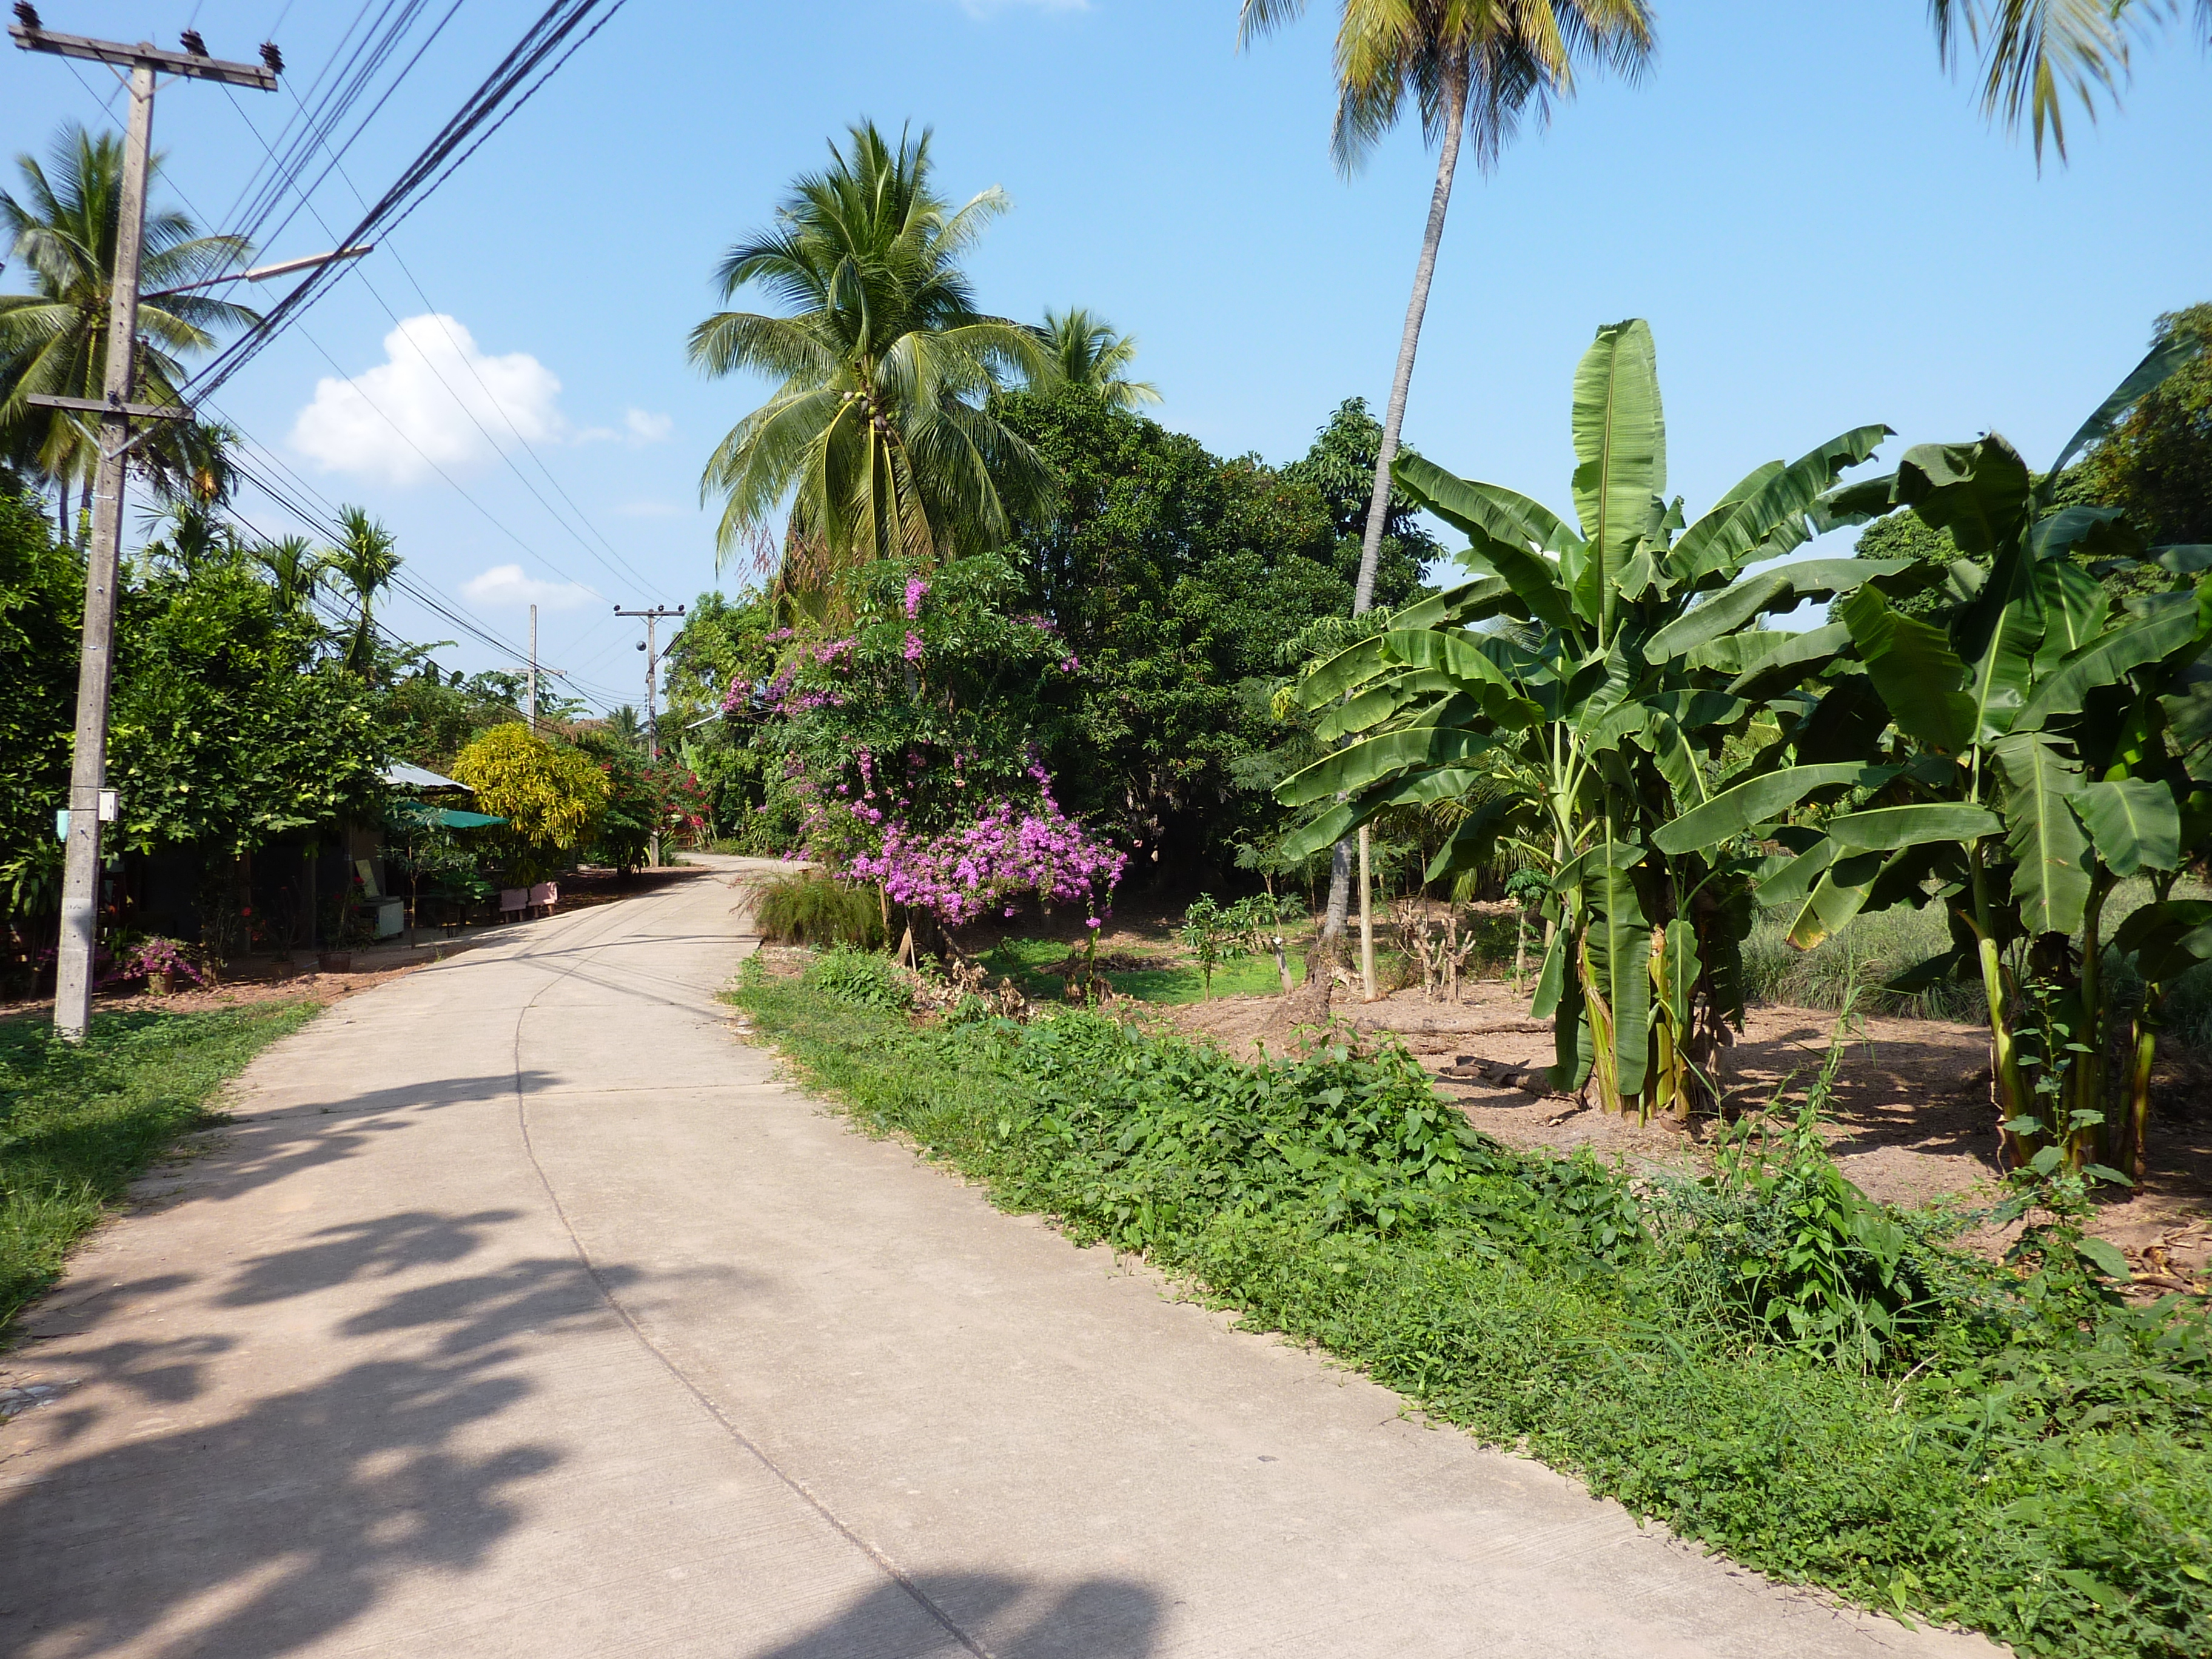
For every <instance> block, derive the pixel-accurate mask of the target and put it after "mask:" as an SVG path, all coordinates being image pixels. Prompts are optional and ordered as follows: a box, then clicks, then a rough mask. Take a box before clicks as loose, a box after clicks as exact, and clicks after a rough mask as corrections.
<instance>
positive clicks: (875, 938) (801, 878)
mask: <svg viewBox="0 0 2212 1659" xmlns="http://www.w3.org/2000/svg"><path fill="white" fill-rule="evenodd" d="M754 895H755V896H754V901H753V915H754V916H755V918H756V919H757V921H759V923H760V930H761V936H762V937H763V938H764V939H773V940H775V941H776V942H778V943H779V944H784V945H858V946H860V948H861V949H862V950H873V949H875V948H877V947H878V946H880V945H882V944H883V943H884V917H883V910H882V908H881V907H880V906H879V905H878V902H877V901H876V896H875V895H874V894H873V893H871V892H870V891H868V890H867V889H866V888H864V887H854V886H851V885H849V884H847V883H845V882H842V881H839V880H837V879H836V878H834V877H831V876H823V875H817V874H816V873H815V872H813V871H811V870H801V871H796V872H793V873H792V874H790V875H787V876H770V877H769V878H767V879H766V880H764V881H763V882H760V883H759V884H757V886H756V887H755V889H754Z"/></svg>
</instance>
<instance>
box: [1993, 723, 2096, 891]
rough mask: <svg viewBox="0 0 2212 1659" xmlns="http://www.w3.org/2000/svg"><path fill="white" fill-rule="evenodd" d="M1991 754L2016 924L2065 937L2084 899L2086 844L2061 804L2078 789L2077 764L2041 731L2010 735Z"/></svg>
mask: <svg viewBox="0 0 2212 1659" xmlns="http://www.w3.org/2000/svg"><path fill="white" fill-rule="evenodd" d="M1996 760H1997V766H1998V769H2000V770H2001V771H2002V773H2003V775H2004V782H2005V791H2004V809H2005V819H2006V824H2005V845H2006V846H2007V847H2008V848H2009V849H2010V850H2011V852H2012V855H2013V858H2014V859H2015V860H2016V862H2017V865H2018V868H2017V869H2016V870H2015V872H2014V875H2013V891H2014V892H2015V894H2017V895H2018V896H2019V899H2020V908H2021V921H2022V922H2023V923H2024V924H2025V925H2026V927H2027V930H2028V932H2029V933H2072V932H2073V931H2074V930H2075V928H2077V927H2080V926H2081V918H2082V915H2083V914H2084V913H2085V912H2086V911H2087V908H2088V902H2089V856H2088V854H2089V841H2088V837H2087V836H2084V835H2083V834H2082V833H2081V824H2080V823H2079V822H2077V821H2076V820H2075V817H2074V813H2073V811H2072V809H2071V808H2070V807H2069V806H2068V805H2067V803H2066V798H2067V797H2068V796H2069V795H2070V794H2072V793H2074V792H2075V790H2076V789H2078V788H2080V787H2081V763H2080V762H2078V761H2076V760H2075V759H2074V758H2073V757H2070V756H2069V755H2067V754H2065V753H2064V752H2063V751H2062V750H2060V749H2059V747H2058V745H2057V744H2055V743H2053V742H2052V741H2051V738H2049V737H2047V736H2046V735H2045V734H2044V733H2043V732H2017V731H2016V732H2013V733H2012V734H2011V735H2010V736H2008V737H2007V738H2003V739H2002V741H2001V742H1999V743H1998V744H1997V745H1996Z"/></svg>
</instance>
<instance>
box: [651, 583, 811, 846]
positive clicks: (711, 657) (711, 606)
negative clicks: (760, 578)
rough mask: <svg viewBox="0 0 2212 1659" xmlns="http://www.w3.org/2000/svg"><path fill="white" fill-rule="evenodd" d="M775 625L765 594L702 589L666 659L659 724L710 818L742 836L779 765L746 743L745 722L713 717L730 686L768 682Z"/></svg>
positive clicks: (717, 826) (723, 829)
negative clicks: (729, 595)
mask: <svg viewBox="0 0 2212 1659" xmlns="http://www.w3.org/2000/svg"><path fill="white" fill-rule="evenodd" d="M775 627H776V620H775V607H774V606H773V605H771V604H770V603H769V601H768V599H767V598H766V596H765V595H763V594H761V593H758V592H755V593H751V594H746V595H741V596H740V597H739V598H738V599H726V598H725V597H724V596H723V595H722V594H720V593H718V592H717V593H702V594H700V595H699V596H698V598H697V599H694V600H693V601H692V602H691V604H690V606H689V607H687V609H686V611H685V613H684V626H683V627H682V628H681V629H678V630H677V634H676V637H675V638H674V639H672V640H671V641H669V644H668V650H667V652H666V653H665V654H664V655H663V657H662V658H661V662H662V665H663V668H664V678H663V680H662V686H663V690H664V691H665V695H666V697H667V714H666V716H665V720H664V721H663V724H662V728H661V729H662V731H663V732H665V733H667V734H669V736H670V738H671V739H672V742H673V745H674V748H675V750H676V752H677V756H678V759H680V760H681V761H682V763H684V766H685V767H686V768H687V769H689V770H690V773H691V775H693V776H695V777H696V778H697V779H698V780H699V781H700V783H701V785H702V787H704V788H705V790H706V792H707V796H708V803H709V805H708V820H709V822H710V823H712V824H713V826H714V829H715V830H716V831H717V832H719V833H720V834H724V835H729V834H738V835H741V836H742V835H744V834H745V833H746V832H748V831H750V829H752V828H753V819H754V817H756V815H757V808H759V807H760V806H762V805H763V804H765V802H766V801H767V799H768V795H769V787H768V785H769V776H770V774H771V770H772V769H773V767H774V766H775V764H776V763H775V762H774V761H772V759H771V757H770V755H769V751H768V750H767V749H766V748H765V747H764V746H757V745H756V744H753V743H751V742H750V741H749V740H748V738H749V736H750V732H749V729H748V728H747V727H746V726H744V725H742V724H740V723H737V722H732V721H731V720H714V719H710V718H709V717H710V716H712V715H714V714H718V713H719V712H720V710H721V709H722V708H724V706H725V705H726V703H729V702H731V699H732V689H733V688H735V687H738V686H744V687H747V688H754V687H758V686H762V685H764V684H767V682H768V680H769V678H770V676H772V675H773V674H774V673H775V657H776V651H775V644H773V643H772V642H771V641H769V637H768V636H769V634H770V633H771V632H773V631H774V630H775ZM765 827H766V826H763V828H765ZM775 850H781V849H780V848H778V849H775Z"/></svg>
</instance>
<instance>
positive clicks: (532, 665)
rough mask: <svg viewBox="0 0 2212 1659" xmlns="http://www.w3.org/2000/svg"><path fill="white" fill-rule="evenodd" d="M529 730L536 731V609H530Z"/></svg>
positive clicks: (535, 607) (533, 606) (534, 606)
mask: <svg viewBox="0 0 2212 1659" xmlns="http://www.w3.org/2000/svg"><path fill="white" fill-rule="evenodd" d="M530 729H531V730H532V732H535V731H537V729H538V607H537V606H536V605H532V606H531V607H530Z"/></svg>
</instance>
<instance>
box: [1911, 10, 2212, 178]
mask: <svg viewBox="0 0 2212 1659" xmlns="http://www.w3.org/2000/svg"><path fill="white" fill-rule="evenodd" d="M2178 9H2179V5H2178V4H2176V3H2172V0H1928V15H1929V21H1932V22H1933V23H1934V24H1935V26H1936V50H1937V51H1938V52H1941V53H1942V58H1943V63H1944V65H1945V67H1946V68H1949V67H1952V66H1954V65H1955V64H1957V62H1958V57H1959V40H1960V35H1961V34H1964V35H1965V36H1966V38H1967V39H1968V40H1971V41H1972V43H1973V46H1975V48H1976V49H1977V50H1978V51H1979V52H1981V54H1982V70H1981V76H1982V113H1983V114H1984V115H1986V116H1988V117H1990V118H1991V119H1993V120H1994V119H1999V118H2002V121H2003V122H2004V125H2006V126H2007V127H2008V128H2009V129H2010V130H2012V131H2015V132H2017V131H2019V130H2020V123H2021V116H2022V115H2023V114H2025V115H2026V116H2027V118H2028V121H2029V124H2030V127H2031V129H2032V131H2033V133H2034V137H2035V160H2036V163H2037V165H2038V166H2041V165H2042V161H2043V137H2044V133H2045V130H2046V129H2048V131H2049V132H2050V135H2051V147H2052V148H2053V149H2056V150H2057V152H2058V159H2059V160H2060V161H2064V160H2065V159H2066V122H2065V118H2064V112H2063V108H2062V100H2063V94H2065V93H2068V92H2070V93H2072V94H2074V95H2075V97H2076V98H2078V99H2079V100H2081V106H2082V107H2083V108H2085V109H2087V111H2088V112H2090V115H2091V116H2092V118H2094V116H2095V114H2096V108H2097V104H2096V100H2097V97H2098V94H2100V93H2103V94H2116V93H2117V89H2118V80H2119V78H2120V76H2123V75H2124V74H2125V73H2126V71H2127V67H2128V37H2127V27H2128V24H2129V23H2130V21H2137V22H2144V21H2148V19H2149V18H2150V17H2151V15H2152V14H2154V13H2165V14H2169V15H2170V14H2171V13H2172V11H2175V10H2178ZM2196 10H2197V28H2198V30H2199V31H2200V32H2201V33H2203V37H2204V40H2205V44H2206V45H2207V46H2212V0H2197V7H2196Z"/></svg>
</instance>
